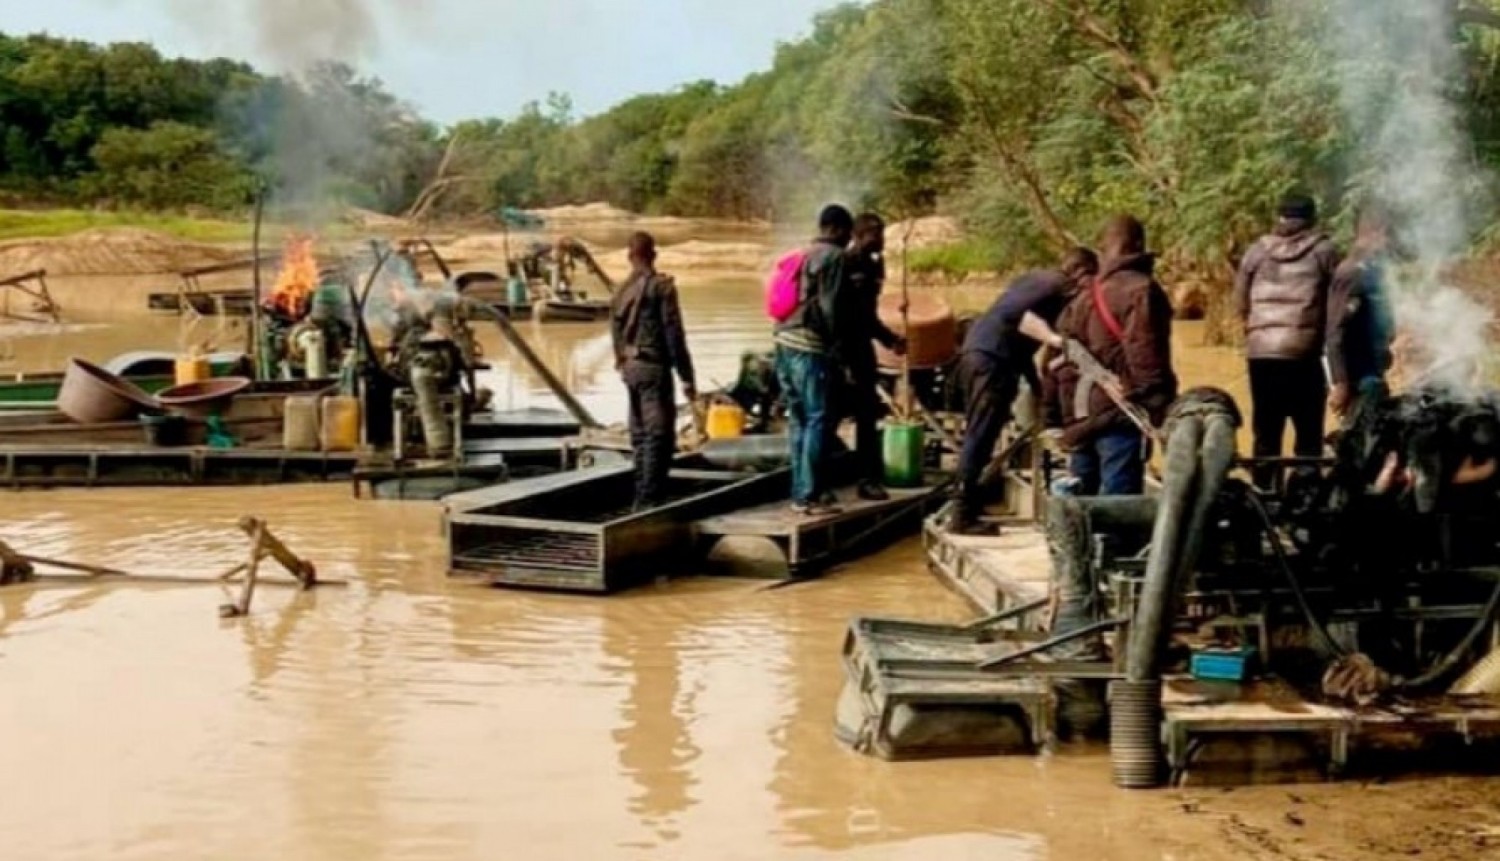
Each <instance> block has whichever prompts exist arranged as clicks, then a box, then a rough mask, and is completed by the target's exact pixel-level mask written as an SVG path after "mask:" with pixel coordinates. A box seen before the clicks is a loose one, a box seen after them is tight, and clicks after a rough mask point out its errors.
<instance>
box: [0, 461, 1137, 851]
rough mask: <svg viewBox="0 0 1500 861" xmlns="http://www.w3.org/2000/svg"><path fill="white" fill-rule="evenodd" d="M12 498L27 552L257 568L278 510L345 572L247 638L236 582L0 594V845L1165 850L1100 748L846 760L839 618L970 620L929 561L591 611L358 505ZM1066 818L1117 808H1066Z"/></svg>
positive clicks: (669, 591) (414, 509) (10, 529)
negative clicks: (1, 841)
mask: <svg viewBox="0 0 1500 861" xmlns="http://www.w3.org/2000/svg"><path fill="white" fill-rule="evenodd" d="M6 504H7V518H6V521H5V523H4V524H3V526H0V538H3V539H4V540H6V541H8V542H11V543H12V544H15V545H18V546H21V547H24V548H26V550H27V551H29V552H33V553H36V554H39V555H48V556H54V557H63V558H73V559H85V560H92V561H101V562H108V563H109V564H112V565H116V566H119V567H123V568H126V569H129V570H135V571H140V572H160V573H167V572H170V573H184V574H186V573H198V574H202V573H211V572H215V571H218V570H222V569H223V568H224V567H226V566H227V565H229V564H231V563H233V562H234V561H237V560H238V559H239V558H240V556H241V554H242V553H243V551H244V547H243V543H244V538H243V536H242V535H241V534H240V533H239V532H238V531H237V530H235V529H234V528H233V523H234V521H235V519H236V518H237V517H238V516H239V515H240V514H241V513H243V512H247V511H249V512H258V513H265V514H268V515H270V516H272V518H273V523H274V526H275V528H276V529H277V531H278V533H280V534H281V535H282V536H283V537H284V538H285V539H286V540H287V541H288V542H289V543H290V544H291V545H292V546H293V547H294V548H296V549H297V550H298V551H299V552H302V553H304V554H306V555H308V556H310V557H311V558H313V559H314V560H316V562H317V563H318V565H319V570H320V572H322V573H323V574H324V575H325V576H328V577H339V578H349V579H351V580H352V581H353V585H352V586H351V588H349V589H341V590H331V589H330V590H325V591H321V592H316V593H313V594H310V595H300V594H298V593H295V592H293V591H291V590H281V589H275V590H272V589H265V590H262V591H260V593H259V594H258V595H257V597H256V606H255V612H254V614H253V615H252V617H251V618H249V619H248V620H244V621H242V622H222V621H220V620H219V619H218V618H217V616H216V607H217V606H218V604H219V603H220V602H221V601H222V600H223V597H222V596H221V595H220V594H219V593H218V589H217V588H216V587H193V588H178V587H142V588H134V587H129V586H113V587H105V586H100V587H91V586H77V587H68V588H62V587H55V586H53V587H41V588H14V589H8V590H0V689H3V690H4V691H5V692H6V693H5V696H4V698H3V699H0V731H3V732H4V737H5V738H6V739H8V740H11V741H14V740H19V739H24V743H19V744H16V743H8V744H6V745H3V746H0V774H5V775H6V776H7V778H8V780H9V781H10V782H11V784H12V785H14V786H24V787H25V791H24V792H13V793H10V794H8V798H7V801H6V803H5V804H3V805H0V833H4V834H6V835H7V852H6V854H5V857H14V858H18V859H19V858H25V859H51V858H80V859H82V858H100V857H106V856H107V857H114V858H140V859H158V858H185V857H205V858H216V859H239V858H245V859H251V858H254V859H261V858H278V859H287V861H298V859H350V861H353V859H368V858H402V859H406V858H434V859H436V858H444V859H447V858H496V857H506V858H510V857H514V858H539V859H552V858H557V859H569V858H593V857H601V858H602V857H620V858H691V859H699V858H702V859H721V858H745V859H752V858H792V859H799V858H807V859H819V858H871V859H874V858H913V859H916V858H968V857H974V858H978V857H984V858H987V859H994V858H999V859H1030V858H1044V857H1050V858H1073V857H1079V856H1078V855H1077V854H1074V853H1073V852H1072V851H1071V850H1072V849H1073V848H1079V849H1081V848H1082V847H1085V846H1089V845H1097V844H1098V843H1100V842H1103V841H1108V842H1111V843H1113V844H1118V845H1119V846H1121V847H1123V849H1122V850H1121V851H1122V852H1123V853H1124V854H1115V855H1113V856H1111V857H1122V858H1157V857H1160V855H1159V854H1158V853H1157V852H1156V850H1155V849H1153V848H1151V843H1150V842H1149V841H1140V842H1134V841H1135V838H1133V837H1131V836H1129V834H1128V833H1126V834H1120V833H1118V832H1117V829H1126V828H1127V823H1128V822H1129V821H1130V819H1131V818H1132V817H1133V816H1134V815H1135V814H1136V813H1137V812H1138V811H1139V809H1140V807H1141V804H1142V803H1146V804H1150V802H1148V801H1142V799H1143V798H1144V797H1142V796H1124V795H1119V794H1116V793H1114V792H1113V790H1111V789H1109V787H1108V781H1107V779H1106V778H1105V773H1104V771H1103V769H1101V768H1099V767H1098V766H1099V762H1098V761H1097V760H1093V761H1092V764H1089V765H1079V764H1077V763H1074V762H1071V761H1067V762H1065V761H1061V760H1060V761H1058V762H1054V763H1051V764H1047V765H1045V766H1039V765H1038V764H1037V763H1035V762H1033V761H1031V760H1017V761H1013V762H1000V761H994V760H990V761H985V760H976V761H967V762H952V763H927V764H910V765H901V766H893V765H890V764H885V763H879V762H873V761H870V760H867V759H864V758H861V757H857V756H855V755H853V754H850V753H848V752H846V751H844V750H843V749H842V748H840V747H839V746H838V745H837V743H836V742H835V741H834V739H833V737H832V733H831V731H830V722H831V716H832V713H833V704H834V701H835V698H836V696H837V694H838V690H839V687H840V685H841V683H842V676H841V673H842V670H841V668H840V665H839V661H838V643H839V638H840V634H841V632H842V629H843V626H844V624H845V623H846V621H847V619H848V617H850V616H851V615H854V614H856V613H887V614H900V615H914V616H917V617H921V618H933V619H937V618H957V617H958V616H960V615H962V609H961V608H960V607H959V606H958V603H957V601H956V600H955V599H953V598H952V597H950V596H949V595H948V594H947V593H945V592H944V591H943V590H942V589H941V588H939V587H938V586H937V585H936V584H935V583H933V582H932V581H931V580H930V578H929V577H928V576H927V575H926V574H925V573H924V572H923V571H922V570H921V566H920V564H919V559H918V556H917V552H918V551H917V550H916V549H914V548H900V549H897V550H894V551H892V552H890V553H888V554H886V555H884V556H882V557H880V558H878V559H875V560H872V561H868V562H865V563H862V564H860V565H857V566H852V567H851V568H850V569H849V570H847V571H844V572H840V573H838V574H836V575H835V576H833V577H831V578H829V579H827V580H824V581H820V582H817V583H811V584H807V585H804V586H801V587H797V588H792V589H774V590H772V589H767V588H765V586H764V584H763V583H761V582H758V581H708V580H701V581H684V582H679V583H674V584H670V585H664V586H659V587H655V588H648V589H645V590H642V591H640V592H636V593H630V594H626V595H622V596H617V597H615V598H610V599H592V598H572V597H559V596H547V595H534V594H526V593H512V592H496V591H491V590H486V589H480V588H476V587H471V586H466V585H453V584H450V583H448V582H447V581H446V580H445V578H444V577H443V572H442V571H441V570H440V565H439V563H438V561H437V560H440V559H441V558H442V542H441V535H440V529H439V527H440V524H439V516H438V513H437V511H436V510H435V509H434V508H432V507H430V506H425V505H419V504H399V503H393V504H388V503H371V502H363V503H357V502H355V501H353V500H351V499H349V498H348V497H347V495H346V493H345V492H344V490H343V489H341V488H339V489H335V488H287V489H246V490H203V491H174V492H172V493H170V494H163V493H155V492H150V491H99V492H65V493H63V492H60V493H47V494H21V495H17V496H12V497H7V498H6ZM58 512H67V514H66V515H65V516H64V515H61V514H59V513H58ZM1038 781H1040V783H1038ZM1039 787H1040V789H1039ZM1073 803H1080V804H1089V805H1093V806H1094V807H1095V809H1096V812H1097V815H1096V816H1094V817H1093V818H1092V819H1091V820H1090V822H1089V823H1088V824H1085V825H1080V824H1079V823H1076V822H1066V821H1064V820H1066V817H1060V816H1059V813H1060V808H1061V807H1065V806H1066V805H1070V804H1073ZM1127 830H1128V829H1127ZM1132 847H1133V848H1132Z"/></svg>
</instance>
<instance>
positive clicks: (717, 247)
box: [599, 239, 772, 275]
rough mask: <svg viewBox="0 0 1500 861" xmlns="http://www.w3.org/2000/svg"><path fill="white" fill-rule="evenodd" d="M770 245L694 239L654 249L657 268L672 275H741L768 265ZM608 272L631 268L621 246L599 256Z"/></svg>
mask: <svg viewBox="0 0 1500 861" xmlns="http://www.w3.org/2000/svg"><path fill="white" fill-rule="evenodd" d="M771 262H772V254H771V249H770V247H769V246H766V245H761V244H759V243H755V242H705V241H703V240H698V239H693V240H689V241H687V242H682V243H678V244H676V245H666V246H663V247H661V248H658V249H657V258H656V268H657V269H660V270H661V271H662V272H667V273H671V274H678V273H683V274H685V273H692V274H695V275H701V274H704V273H709V274H724V275H744V274H746V273H755V272H761V271H764V270H765V269H766V268H768V267H769V266H770V265H771ZM599 265H601V266H603V267H604V268H605V269H606V270H608V271H610V272H625V271H628V270H629V269H630V264H629V262H628V261H627V260H626V256H625V251H624V249H621V250H618V251H613V252H610V253H609V254H606V255H604V256H603V257H601V258H599Z"/></svg>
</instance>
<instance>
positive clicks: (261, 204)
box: [245, 182, 270, 380]
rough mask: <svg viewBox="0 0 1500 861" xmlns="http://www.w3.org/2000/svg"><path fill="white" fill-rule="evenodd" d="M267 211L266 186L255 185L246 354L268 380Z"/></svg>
mask: <svg viewBox="0 0 1500 861" xmlns="http://www.w3.org/2000/svg"><path fill="white" fill-rule="evenodd" d="M265 211H266V184H265V183H264V182H257V183H256V184H255V220H254V222H253V223H252V225H251V228H250V259H251V260H252V261H254V262H253V263H252V264H251V267H250V345H249V349H247V350H246V351H245V352H247V353H249V354H250V355H251V356H253V357H255V361H254V363H253V365H252V369H253V370H254V371H255V375H256V377H257V378H258V379H262V380H264V379H266V378H267V377H269V376H270V374H269V373H267V368H266V362H268V361H269V359H268V358H267V357H266V356H265V355H264V354H265V351H266V350H265V346H266V345H265V342H264V341H263V340H262V330H263V328H264V325H265V323H264V322H263V321H262V320H261V310H260V299H261V279H260V263H261V260H260V227H261V221H262V219H263V218H264V216H265Z"/></svg>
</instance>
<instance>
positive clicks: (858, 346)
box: [834, 212, 906, 502]
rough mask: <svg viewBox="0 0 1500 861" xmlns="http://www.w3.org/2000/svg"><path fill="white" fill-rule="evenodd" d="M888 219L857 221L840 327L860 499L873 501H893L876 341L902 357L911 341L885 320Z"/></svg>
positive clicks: (845, 407)
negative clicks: (883, 291)
mask: <svg viewBox="0 0 1500 861" xmlns="http://www.w3.org/2000/svg"><path fill="white" fill-rule="evenodd" d="M884 252H885V221H884V220H882V219H881V217H880V216H879V215H876V214H875V213H873V212H866V213H864V214H862V215H860V216H859V217H858V218H856V219H854V241H853V242H852V243H850V245H849V255H848V259H847V261H846V263H845V265H846V267H847V268H848V271H849V284H848V288H849V289H847V290H845V291H843V292H842V293H841V294H840V298H841V299H842V300H843V304H844V307H843V308H840V309H839V328H838V330H837V332H835V336H836V338H837V343H836V344H835V345H834V353H835V355H836V356H837V358H838V362H839V364H840V365H841V366H842V368H843V376H844V378H845V380H844V382H845V383H846V384H847V385H845V386H844V387H843V388H844V391H843V393H842V397H840V398H839V400H840V402H841V403H840V412H841V413H843V414H845V415H848V416H850V417H852V418H853V419H854V450H855V457H856V458H858V460H859V474H860V482H859V496H860V498H861V499H867V500H870V501H872V502H882V501H884V500H887V499H890V498H891V496H890V494H889V493H887V492H886V490H885V487H884V484H885V458H884V456H883V454H882V451H881V444H880V428H879V426H878V425H879V421H880V397H879V395H878V394H877V392H876V388H875V387H876V385H878V382H877V377H878V371H877V367H876V362H875V342H877V341H878V342H880V344H881V345H882V346H884V347H885V348H886V349H888V350H891V351H893V352H895V353H896V354H897V355H900V354H902V353H903V352H905V350H906V341H905V340H904V339H903V338H902V337H901V336H900V335H897V334H896V333H895V332H892V331H891V330H890V327H888V326H886V325H885V323H883V322H881V320H880V290H881V287H882V286H883V285H884V284H885V259H884V257H883V254H884Z"/></svg>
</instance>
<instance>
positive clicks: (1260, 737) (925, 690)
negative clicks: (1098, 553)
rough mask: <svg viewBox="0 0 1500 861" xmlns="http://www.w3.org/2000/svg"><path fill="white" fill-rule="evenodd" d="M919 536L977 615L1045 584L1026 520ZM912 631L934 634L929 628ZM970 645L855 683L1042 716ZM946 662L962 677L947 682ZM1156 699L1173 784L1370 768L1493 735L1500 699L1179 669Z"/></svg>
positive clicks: (1331, 774) (1020, 604)
mask: <svg viewBox="0 0 1500 861" xmlns="http://www.w3.org/2000/svg"><path fill="white" fill-rule="evenodd" d="M923 542H924V544H925V545H926V551H927V559H928V564H929V566H930V568H931V569H932V571H933V573H934V574H936V575H937V576H938V578H939V579H940V580H942V581H943V582H944V583H945V584H946V585H948V586H950V587H951V588H952V589H953V590H954V591H955V592H956V593H958V594H959V595H960V596H962V597H963V598H964V599H965V601H967V602H968V603H969V604H970V605H972V606H973V607H974V608H975V609H976V610H977V611H978V612H979V613H981V614H983V615H985V616H995V615H998V614H1004V613H1007V612H1012V613H1018V612H1022V611H1024V610H1025V608H1026V607H1028V606H1035V605H1036V604H1037V602H1038V601H1041V600H1044V599H1045V598H1046V596H1047V588H1048V573H1049V571H1050V563H1049V560H1048V556H1047V547H1046V541H1045V539H1044V537H1043V536H1042V534H1041V531H1040V530H1039V529H1037V528H1035V527H1019V528H1009V529H1006V530H1005V531H1004V532H1003V534H1001V535H999V536H997V537H980V538H973V537H958V536H953V535H949V534H948V533H947V532H946V530H945V529H944V528H943V526H942V524H941V523H940V522H939V521H938V519H937V518H932V519H929V520H928V522H927V523H926V524H925V525H924V529H923ZM861 624H863V625H864V626H865V628H869V627H870V626H871V624H872V623H870V622H869V621H864V622H862V623H861ZM881 624H883V625H885V626H886V627H885V628H884V629H883V630H900V629H899V628H892V627H891V625H892V624H908V623H890V622H882V623H881ZM918 627H923V626H918ZM926 627H932V626H926ZM851 630H852V629H851ZM913 630H917V629H915V628H914V629H913ZM958 630H960V631H962V630H965V629H958ZM918 633H920V631H919V632H918ZM950 636H951V635H950ZM919 639H925V641H926V642H928V643H933V642H935V641H936V639H935V637H934V636H933V635H931V634H927V635H924V636H923V637H922V638H919ZM1016 646H1017V647H1019V646H1020V643H1019V642H1018V643H1016ZM988 648H989V649H996V648H1005V647H1001V646H994V645H992V646H990V647H988ZM974 651H975V650H974V648H973V647H972V646H971V645H957V646H955V645H944V646H943V647H942V648H940V649H936V650H935V651H932V652H931V653H930V654H927V655H923V656H918V659H917V660H908V661H905V662H902V663H890V664H889V665H884V664H882V665H880V666H878V667H877V669H879V671H880V673H881V674H883V675H884V676H886V677H888V678H881V679H879V680H878V683H877V681H872V680H871V679H870V678H869V676H870V675H871V673H870V672H869V668H865V672H864V675H863V676H862V677H861V678H860V679H859V683H860V687H861V689H863V690H882V689H888V691H889V692H890V695H891V696H897V697H899V698H902V699H904V700H906V701H910V702H918V701H919V700H923V701H928V702H932V701H941V702H944V703H955V702H963V703H965V704H971V703H972V701H973V696H974V694H976V692H980V691H983V694H982V695H981V699H982V698H983V697H984V696H988V697H989V698H990V700H991V701H992V704H994V705H995V706H997V707H998V706H1006V707H1012V708H1015V707H1018V706H1019V705H1025V706H1026V708H1027V713H1028V715H1029V718H1028V720H1029V723H1030V725H1031V726H1033V727H1034V726H1037V725H1040V723H1041V721H1043V720H1044V718H1043V717H1041V716H1040V713H1038V712H1037V711H1036V708H1037V705H1036V702H1035V701H1034V700H1028V699H1026V698H1025V697H1023V696H1020V694H1021V693H1024V691H1017V690H1012V689H1011V688H1010V687H1008V685H1013V684H1014V683H1015V681H1017V680H1016V679H1014V678H1010V679H1007V678H1005V677H1003V676H1002V677H997V678H995V679H993V681H992V682H991V683H989V685H988V686H986V685H979V684H976V683H975V682H974V681H973V678H972V676H973V675H974V671H973V669H972V668H968V669H964V670H962V671H961V672H960V671H959V670H958V669H957V668H958V667H959V665H963V664H971V663H973V653H974ZM955 674H957V675H959V676H961V677H962V678H963V679H965V680H966V681H965V684H966V685H967V688H964V689H963V690H955V689H954V685H955V684H956V683H957V682H956V681H955V679H954V676H955ZM924 679H925V680H926V681H923V680H924ZM882 685H883V686H884V687H883V688H882V687H881V686H882ZM991 688H992V689H991ZM958 695H962V696H963V697H967V699H961V698H957V697H958ZM1162 704H1163V710H1164V714H1165V717H1164V720H1163V735H1164V738H1165V740H1166V755H1167V764H1168V767H1169V768H1170V769H1171V773H1172V779H1173V781H1174V782H1175V783H1177V784H1178V785H1184V784H1205V783H1212V784H1246V783H1287V782H1306V781H1308V780H1323V779H1328V778H1338V777H1341V776H1344V775H1346V774H1347V773H1349V772H1350V771H1351V770H1359V771H1365V770H1369V769H1367V768H1366V767H1365V766H1366V765H1371V764H1373V760H1374V758H1375V755H1376V754H1377V753H1378V754H1381V755H1384V754H1386V753H1392V754H1393V755H1394V756H1395V757H1397V760H1396V761H1403V760H1401V759H1400V757H1401V756H1402V755H1403V754H1409V753H1411V752H1412V751H1421V750H1426V749H1428V748H1431V747H1434V746H1437V747H1441V746H1443V745H1448V746H1449V747H1456V748H1458V749H1467V747H1468V746H1469V745H1476V744H1479V743H1491V742H1495V741H1497V740H1500V700H1497V699H1494V698H1485V697H1479V698H1457V697H1441V698H1436V699H1432V700H1429V701H1424V702H1419V703H1409V704H1404V705H1400V706H1383V707H1379V708H1346V707H1342V706H1335V705H1326V704H1322V703H1318V702H1314V701H1312V700H1309V699H1307V698H1305V697H1303V696H1302V695H1301V694H1299V693H1298V692H1297V691H1295V690H1293V689H1292V688H1291V687H1290V686H1288V685H1286V684H1285V683H1282V682H1280V681H1276V680H1268V681H1259V682H1253V683H1248V684H1244V685H1236V684H1225V683H1204V682H1198V681H1195V680H1193V679H1191V678H1178V679H1169V680H1168V683H1167V686H1166V689H1165V692H1164V693H1163V697H1162ZM873 752H876V753H882V755H884V753H885V752H883V751H881V750H879V749H878V748H877V749H876V750H875V751H873ZM1366 753H1368V754H1369V757H1368V758H1366V757H1364V754H1366ZM1470 759H1472V756H1471V757H1470ZM1422 763H1423V767H1428V766H1429V765H1430V763H1429V762H1428V761H1426V760H1422Z"/></svg>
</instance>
